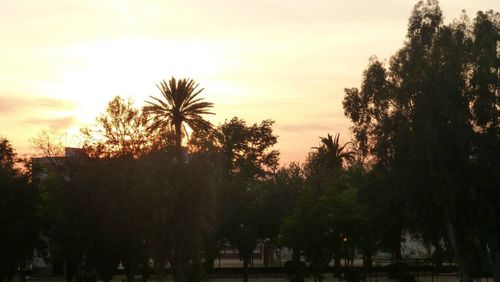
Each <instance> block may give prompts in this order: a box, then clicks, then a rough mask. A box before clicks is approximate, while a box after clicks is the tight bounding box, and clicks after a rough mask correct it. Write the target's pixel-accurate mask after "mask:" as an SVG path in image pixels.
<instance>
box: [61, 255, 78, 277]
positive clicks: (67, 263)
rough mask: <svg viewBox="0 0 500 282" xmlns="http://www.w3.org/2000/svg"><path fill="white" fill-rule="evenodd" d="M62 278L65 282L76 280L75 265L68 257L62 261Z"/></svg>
mask: <svg viewBox="0 0 500 282" xmlns="http://www.w3.org/2000/svg"><path fill="white" fill-rule="evenodd" d="M64 277H65V278H66V282H73V281H75V278H76V263H75V262H74V260H73V259H72V258H71V257H70V256H66V258H65V260H64Z"/></svg>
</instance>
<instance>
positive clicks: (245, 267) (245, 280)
mask: <svg viewBox="0 0 500 282" xmlns="http://www.w3.org/2000/svg"><path fill="white" fill-rule="evenodd" d="M249 264H250V257H249V256H247V255H245V256H244V257H243V282H248V267H249Z"/></svg>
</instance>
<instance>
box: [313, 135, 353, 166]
mask: <svg viewBox="0 0 500 282" xmlns="http://www.w3.org/2000/svg"><path fill="white" fill-rule="evenodd" d="M339 137H340V133H337V134H336V135H335V138H332V136H331V135H330V134H327V137H320V139H321V143H322V147H319V148H316V149H318V150H319V151H320V153H321V152H323V154H324V157H325V158H326V160H325V161H326V163H327V165H328V166H329V167H331V168H342V164H343V163H344V161H345V160H349V159H351V158H352V152H348V151H346V150H345V149H346V145H347V144H349V143H346V144H344V145H342V146H341V145H340V143H339Z"/></svg>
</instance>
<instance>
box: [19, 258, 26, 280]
mask: <svg viewBox="0 0 500 282" xmlns="http://www.w3.org/2000/svg"><path fill="white" fill-rule="evenodd" d="M25 281H26V264H25V263H24V262H21V264H20V265H19V282H25Z"/></svg>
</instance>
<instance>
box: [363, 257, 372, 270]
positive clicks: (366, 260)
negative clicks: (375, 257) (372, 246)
mask: <svg viewBox="0 0 500 282" xmlns="http://www.w3.org/2000/svg"><path fill="white" fill-rule="evenodd" d="M372 266H373V261H372V255H371V254H369V255H363V268H364V270H365V272H367V273H369V272H370V271H371V269H372Z"/></svg>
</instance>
